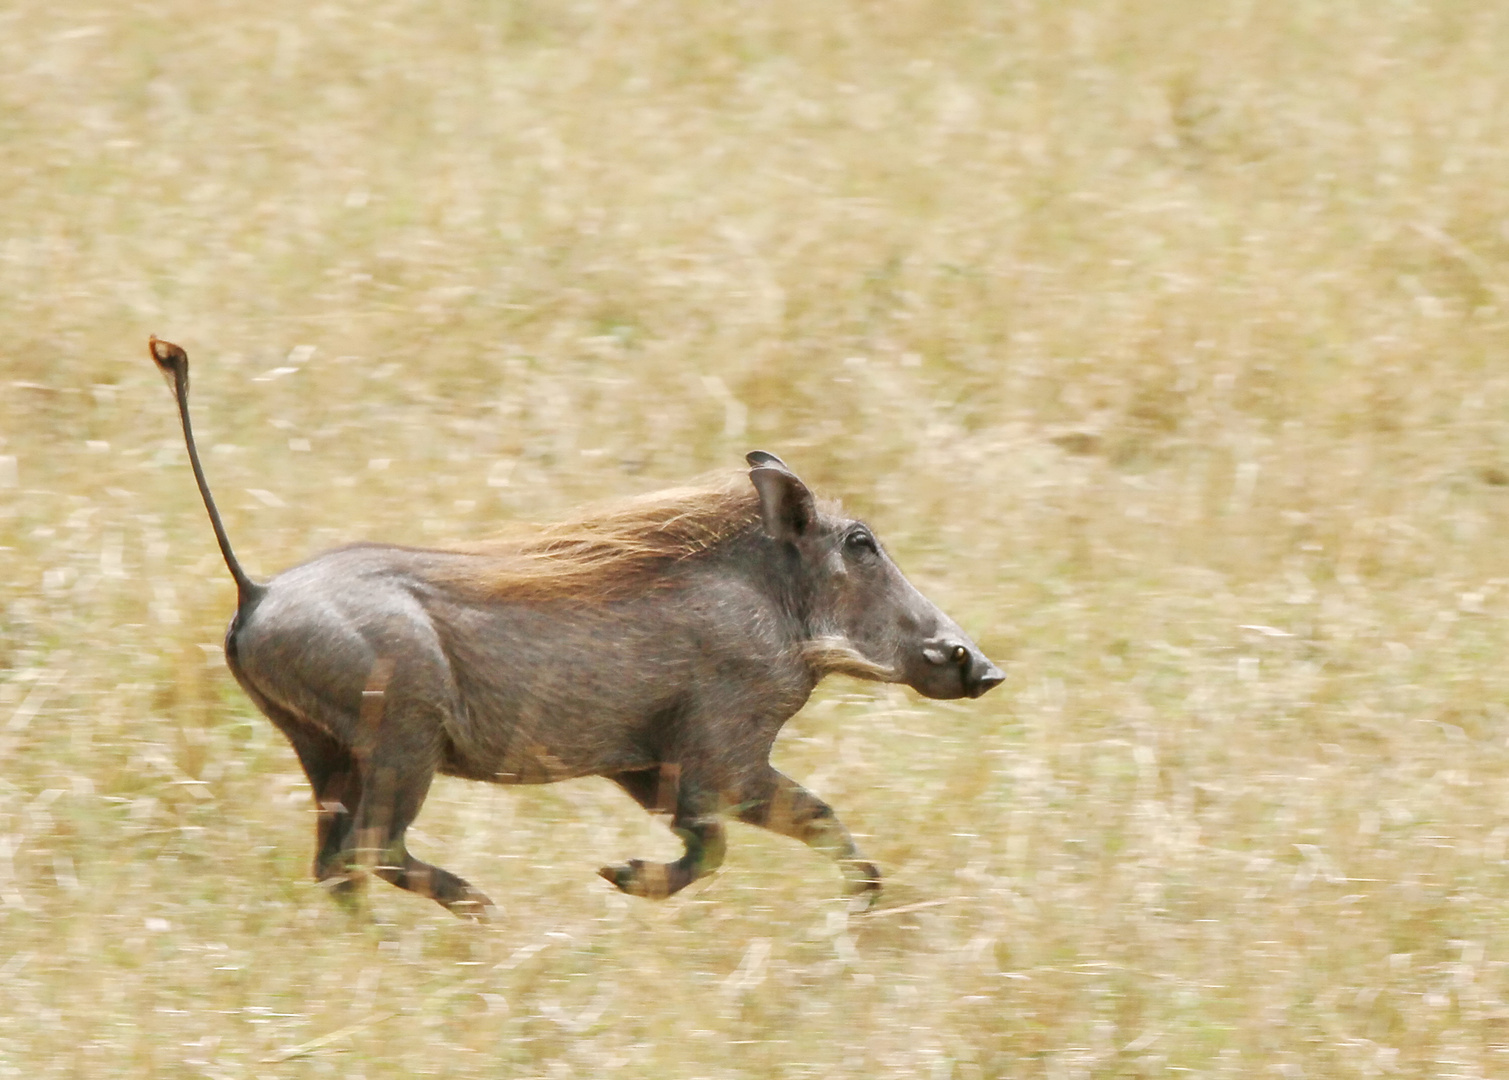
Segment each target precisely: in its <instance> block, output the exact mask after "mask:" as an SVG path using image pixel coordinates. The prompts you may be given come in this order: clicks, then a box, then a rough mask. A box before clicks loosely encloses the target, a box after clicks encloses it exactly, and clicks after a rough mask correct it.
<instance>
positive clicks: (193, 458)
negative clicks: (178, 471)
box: [147, 337, 265, 609]
mask: <svg viewBox="0 0 1509 1080" xmlns="http://www.w3.org/2000/svg"><path fill="white" fill-rule="evenodd" d="M147 345H148V348H149V349H150V350H151V353H152V359H153V360H154V361H156V363H157V366H158V368H160V369H161V370H162V373H163V374H164V375H167V376H168V377H169V378H171V379H172V380H173V395H174V396H175V397H176V398H177V399H178V416H179V419H181V420H182V421H183V439H184V442H185V443H187V444H188V448H189V464H190V465H191V466H193V468H194V481H195V482H196V483H197V484H198V485H199V494H200V496H202V497H203V499H204V508H205V510H207V511H208V512H209V515H210V526H211V527H212V528H213V529H214V530H215V539H216V541H218V542H219V544H220V554H221V555H222V556H224V557H225V565H226V566H227V567H228V568H229V569H230V572H231V577H233V578H235V579H236V607H237V608H238V609H242V608H245V607H246V606H247V605H248V604H250V603H252V602H253V601H255V600H256V599H258V598H259V597H260V596H261V595H262V593H263V592H264V591H265V590H264V586H262V585H259V584H258V583H257V582H255V581H253V580H252V579H251V578H250V577H248V576H247V573H246V571H245V570H243V569H241V563H240V562H238V561H237V560H236V553H235V552H234V551H232V550H231V542H230V538H229V537H227V536H226V535H225V526H224V524H222V523H221V521H220V511H219V510H217V509H215V500H214V498H213V496H211V495H210V485H209V483H208V482H206V480H205V479H204V467H203V466H202V465H200V464H199V450H198V449H197V448H196V447H195V446H194V429H193V428H192V427H191V426H190V425H189V354H188V353H186V352H184V351H183V350H182V349H180V348H179V347H178V346H177V345H174V344H173V343H172V342H170V341H160V340H158V339H157V338H155V337H154V338H152V339H150V340H149V341H148V343H147Z"/></svg>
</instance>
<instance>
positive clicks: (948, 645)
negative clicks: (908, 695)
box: [922, 637, 1006, 698]
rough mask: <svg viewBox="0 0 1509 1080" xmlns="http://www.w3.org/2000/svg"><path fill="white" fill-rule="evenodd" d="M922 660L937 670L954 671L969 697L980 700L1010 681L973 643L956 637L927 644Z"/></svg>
mask: <svg viewBox="0 0 1509 1080" xmlns="http://www.w3.org/2000/svg"><path fill="white" fill-rule="evenodd" d="M922 656H923V659H925V660H926V661H927V662H928V663H929V664H933V665H935V666H937V667H954V668H957V669H958V671H959V683H960V685H961V686H962V688H963V690H964V694H965V696H966V697H972V698H977V697H979V696H980V695H981V694H984V693H985V692H987V691H989V690H991V689H993V688H995V687H997V686H1000V685H1001V684H1002V683H1003V682H1005V681H1006V673H1005V672H1004V671H1002V670H1001V669H1000V668H998V667H996V666H995V665H994V664H992V663H991V662H990V658H989V657H987V656H986V655H985V654H984V653H982V652H981V651H980V650H979V648H978V647H976V646H975V644H974V643H973V642H971V641H967V640H963V639H960V638H952V637H939V638H933V639H932V640H931V641H927V642H924V643H923V646H922Z"/></svg>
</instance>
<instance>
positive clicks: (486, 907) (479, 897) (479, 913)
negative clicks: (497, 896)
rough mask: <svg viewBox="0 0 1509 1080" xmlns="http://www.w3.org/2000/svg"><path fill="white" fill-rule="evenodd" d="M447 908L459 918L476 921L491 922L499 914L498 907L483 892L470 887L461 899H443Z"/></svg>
mask: <svg viewBox="0 0 1509 1080" xmlns="http://www.w3.org/2000/svg"><path fill="white" fill-rule="evenodd" d="M443 903H445V907H446V910H447V911H449V912H450V913H451V914H452V915H454V916H456V917H457V918H458V919H467V920H469V921H471V922H475V923H490V922H492V921H493V917H494V916H495V915H497V914H498V909H497V907H495V906H494V905H493V902H492V901H491V900H489V899H488V898H487V897H486V896H484V895H483V894H482V893H480V892H478V891H477V890H476V889H473V888H470V887H468V888H467V890H466V895H465V896H463V897H462V898H461V899H459V900H449V901H443Z"/></svg>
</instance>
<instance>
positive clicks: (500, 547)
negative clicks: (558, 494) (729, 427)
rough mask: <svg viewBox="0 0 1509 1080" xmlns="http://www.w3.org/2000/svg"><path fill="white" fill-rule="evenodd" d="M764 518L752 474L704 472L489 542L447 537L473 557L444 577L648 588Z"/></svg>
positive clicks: (540, 591) (544, 590) (530, 585)
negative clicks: (690, 482) (695, 480)
mask: <svg viewBox="0 0 1509 1080" xmlns="http://www.w3.org/2000/svg"><path fill="white" fill-rule="evenodd" d="M759 525H760V503H759V497H758V496H757V495H756V494H755V490H754V488H753V486H752V485H751V484H750V482H749V478H748V476H747V475H746V474H744V473H742V472H740V473H732V474H729V475H719V476H716V477H709V478H705V480H704V482H702V483H700V484H697V485H695V486H689V487H677V488H669V489H667V490H664V491H654V492H650V493H649V494H646V495H639V496H635V497H632V498H628V499H621V500H618V501H615V502H611V503H604V504H599V505H596V506H590V507H587V508H585V509H584V510H582V511H581V512H580V513H578V514H577V515H576V516H574V517H571V518H568V519H566V520H564V521H558V522H554V523H553V524H549V525H529V526H512V527H509V528H506V529H505V530H503V531H502V532H500V533H498V534H497V535H495V536H492V537H488V538H486V539H483V540H476V541H470V542H464V543H453V544H447V545H446V546H445V550H447V551H451V552H456V553H458V554H462V555H469V556H473V557H472V558H468V559H462V560H459V561H456V562H454V563H449V564H447V566H446V567H445V568H444V569H443V570H442V571H441V576H443V577H445V578H447V579H449V580H450V581H451V582H452V583H454V584H458V585H462V586H465V587H468V588H470V589H472V590H475V591H477V592H480V593H482V594H483V595H485V596H487V597H488V598H492V599H498V600H515V601H524V602H530V601H556V602H560V601H573V600H574V601H580V602H586V603H591V602H594V601H602V600H614V599H621V598H624V597H627V596H633V595H637V594H642V593H644V592H647V591H650V590H653V589H654V588H656V587H657V586H658V585H660V584H662V583H665V582H667V581H668V580H670V579H669V576H668V575H667V574H666V571H667V570H668V569H670V568H671V566H672V565H674V564H675V563H678V562H681V561H683V560H686V559H689V558H693V557H695V556H697V555H699V554H701V553H703V552H706V551H709V550H710V549H712V548H715V547H718V546H720V545H722V544H725V543H728V542H729V541H731V540H734V539H735V538H737V537H740V536H744V535H746V534H748V533H749V532H751V531H752V530H754V529H756V528H759Z"/></svg>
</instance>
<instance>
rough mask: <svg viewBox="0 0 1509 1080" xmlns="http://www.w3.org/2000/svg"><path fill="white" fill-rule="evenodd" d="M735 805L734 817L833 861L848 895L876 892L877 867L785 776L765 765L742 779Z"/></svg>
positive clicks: (823, 806) (828, 812)
mask: <svg viewBox="0 0 1509 1080" xmlns="http://www.w3.org/2000/svg"><path fill="white" fill-rule="evenodd" d="M740 794H741V797H740V799H739V801H738V805H737V807H736V809H735V813H736V814H737V815H738V817H739V820H740V821H745V822H748V823H749V824H751V825H758V826H760V827H761V828H764V829H769V830H770V831H771V832H777V833H780V834H781V835H782V836H791V837H795V838H796V839H798V840H800V841H801V842H802V843H804V844H806V845H807V846H808V847H811V848H813V849H814V850H817V851H821V852H822V853H823V854H825V855H827V856H828V857H829V858H831V859H833V860H834V861H835V862H837V863H838V865H839V868H840V869H841V870H842V871H843V874H844V878H845V879H846V880H847V882H848V891H849V893H850V894H851V895H852V896H854V897H856V898H857V899H859V900H862V901H863V903H864V904H865V905H868V904H869V903H871V902H872V901H873V900H874V898H875V896H876V894H877V893H879V891H880V871H879V870H877V869H876V868H875V864H874V863H872V862H870V861H869V860H867V859H866V858H865V857H864V856H863V855H861V854H860V852H859V849H858V848H857V847H855V846H854V838H853V837H851V836H850V835H849V830H848V829H846V828H844V825H843V822H841V821H839V820H838V816H837V815H836V814H834V812H833V807H831V806H829V805H828V804H827V803H825V802H823V800H822V799H819V798H818V797H817V796H816V795H814V794H812V792H810V791H808V790H807V789H806V788H804V787H802V785H801V784H798V783H797V782H796V781H795V780H793V779H791V777H789V776H787V775H785V774H784V773H782V772H779V771H778V770H776V769H774V768H771V767H770V766H766V768H765V770H764V772H762V773H761V774H760V775H759V776H758V777H756V778H754V779H753V780H752V781H750V782H748V783H747V784H746V785H745V786H744V789H743V791H742V792H741V793H740Z"/></svg>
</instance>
